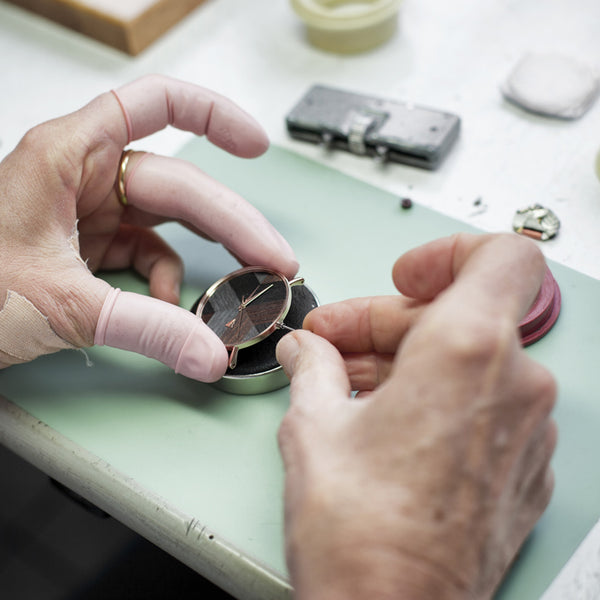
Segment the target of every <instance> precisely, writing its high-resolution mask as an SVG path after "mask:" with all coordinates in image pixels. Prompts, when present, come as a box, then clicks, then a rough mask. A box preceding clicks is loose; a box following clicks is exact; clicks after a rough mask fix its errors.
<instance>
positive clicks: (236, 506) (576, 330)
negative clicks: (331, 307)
mask: <svg viewBox="0 0 600 600" xmlns="http://www.w3.org/2000/svg"><path fill="white" fill-rule="evenodd" d="M179 156H180V157H182V158H185V159H188V160H190V161H192V162H194V163H196V164H197V165H198V166H200V167H201V168H202V169H203V170H205V171H206V172H207V173H208V174H209V175H211V176H213V177H215V178H216V179H219V180H221V181H223V182H224V183H226V184H227V185H228V186H229V187H231V188H233V189H234V190H235V191H237V192H239V193H240V194H242V195H243V196H244V197H245V198H247V199H248V200H249V201H250V202H252V203H253V204H254V205H255V206H257V207H258V208H259V209H260V210H261V211H262V212H263V213H264V214H265V215H266V216H267V217H268V218H269V220H270V221H271V222H272V223H273V224H274V225H275V226H276V227H277V228H278V229H279V230H280V231H281V232H282V233H283V235H284V236H285V237H286V238H287V239H288V240H289V241H290V243H291V244H292V246H293V247H294V249H295V251H296V253H297V256H298V259H299V261H300V265H301V268H300V275H302V276H304V277H305V279H306V283H307V285H309V286H310V287H311V289H312V290H313V291H314V292H315V293H316V295H317V296H318V298H319V300H320V301H321V303H326V302H331V301H335V300H340V299H344V298H348V297H353V296H364V295H372V294H387V293H395V290H394V287H393V285H392V281H391V268H392V265H393V263H394V261H395V259H396V258H397V257H398V256H399V255H400V254H402V253H403V252H404V251H406V250H408V249H409V248H412V247H414V246H416V245H419V244H422V243H424V242H426V241H429V240H431V239H434V238H437V237H440V236H444V235H448V234H452V233H455V232H458V231H473V229H472V228H470V227H469V226H467V225H465V224H463V223H460V222H458V221H455V220H453V219H451V218H449V217H446V216H444V215H441V214H439V213H437V212H434V211H431V210H429V209H426V208H424V207H422V206H419V205H418V203H415V204H414V206H413V208H412V209H410V210H403V209H402V208H401V207H400V199H399V198H398V197H397V196H394V195H393V194H390V193H387V192H384V191H382V190H380V189H377V188H375V187H372V186H370V185H368V184H365V183H363V182H360V181H358V180H355V179H353V178H351V177H349V176H346V175H344V174H342V173H340V172H337V171H335V170H332V169H329V168H327V167H325V166H323V165H320V164H318V163H316V162H313V161H311V160H308V159H305V158H302V157H300V156H298V155H296V154H293V153H291V152H288V151H286V150H283V149H281V148H277V147H273V148H271V149H270V150H269V151H268V152H267V153H266V155H265V156H263V157H261V158H259V159H253V160H242V159H239V158H235V157H231V156H229V155H227V154H226V153H224V152H223V151H221V150H219V149H217V148H214V147H213V146H211V145H210V144H208V143H207V142H205V141H203V140H193V141H192V142H191V143H189V144H188V145H187V146H185V147H184V149H183V150H182V151H181V152H180V154H179ZM374 168H375V167H374ZM389 168H394V167H393V166H390V167H389ZM399 173H401V171H399ZM159 230H160V231H162V233H163V235H164V236H165V237H166V238H167V239H168V241H169V242H170V243H171V244H172V245H173V246H174V247H175V248H176V250H178V251H179V252H180V253H181V255H182V256H183V258H184V261H185V266H186V276H185V284H184V286H183V290H182V305H183V306H185V307H187V308H189V307H191V305H192V304H193V303H194V301H195V300H196V298H197V297H198V295H199V294H200V293H201V291H203V290H205V289H206V288H207V287H208V286H209V285H210V284H211V283H212V282H214V281H215V280H216V279H218V278H219V277H221V276H222V275H224V274H226V273H228V272H230V271H232V270H234V269H235V268H237V267H238V265H237V263H236V262H235V260H234V259H233V258H232V257H231V256H230V255H229V254H228V253H227V252H226V251H225V250H224V249H223V248H222V247H220V246H219V245H217V244H213V243H211V242H208V241H206V240H203V239H200V238H198V237H196V236H194V235H193V234H192V233H190V232H189V231H187V230H186V229H185V228H183V227H181V226H180V225H177V224H168V225H164V226H161V227H160V228H159ZM551 268H552V271H553V273H554V276H555V278H556V279H557V281H558V283H559V285H560V287H561V291H562V296H563V308H562V313H561V315H560V318H559V320H558V322H557V324H556V326H555V328H554V329H553V330H552V331H551V332H550V334H549V335H548V336H547V337H546V338H544V339H542V340H541V341H539V342H538V343H536V344H535V345H533V346H531V347H529V348H528V350H527V351H528V352H529V353H530V354H531V356H533V357H534V358H535V359H537V360H539V361H540V362H541V363H543V364H544V365H546V366H547V367H548V368H549V369H550V370H551V371H552V372H553V373H554V374H555V376H556V378H557V380H558V384H559V400H558V403H557V406H556V413H555V414H556V419H557V421H558V424H559V442H558V447H557V451H556V455H555V457H554V460H553V464H554V468H555V472H556V490H555V494H554V497H553V500H552V502H551V505H550V507H549V508H548V510H547V512H546V513H545V515H544V516H543V517H542V519H541V520H540V522H539V523H538V525H537V526H536V528H535V530H534V532H533V534H532V536H531V537H530V538H529V540H528V541H527V543H526V544H525V547H524V548H523V551H522V552H521V554H520V557H519V559H518V560H517V562H516V563H515V565H514V567H513V568H512V570H511V573H510V575H509V578H508V580H507V582H506V583H505V585H504V586H503V588H502V589H501V590H500V592H499V594H498V597H500V598H503V599H508V598H511V599H512V598H520V599H530V598H531V599H533V598H538V597H539V596H540V595H541V594H542V592H543V591H544V590H545V589H546V587H547V586H548V585H549V584H550V583H551V581H552V580H553V578H554V577H555V576H556V575H557V573H558V571H559V570H560V568H561V567H562V566H563V565H564V564H565V562H566V561H567V560H568V558H569V557H570V556H571V554H572V553H573V551H574V550H575V548H576V547H577V546H578V544H579V543H580V542H581V540H582V539H583V538H584V536H585V535H586V533H587V532H588V531H589V530H590V529H591V527H592V526H593V525H594V524H595V522H596V520H597V518H598V516H599V515H600V467H598V461H597V457H598V456H599V455H600V436H598V434H597V428H598V424H600V405H599V403H598V402H597V399H596V397H597V393H596V391H595V387H596V386H597V385H598V384H597V353H596V349H597V348H598V347H600V320H599V319H598V318H597V315H596V310H597V307H598V306H599V305H600V283H599V282H598V281H596V280H594V279H591V278H589V277H586V276H584V275H582V274H580V273H578V272H576V271H573V270H571V269H568V268H565V267H562V266H560V265H557V264H552V265H551ZM106 279H107V280H108V281H110V282H111V283H112V284H113V285H115V286H119V287H121V288H123V289H127V290H132V291H140V292H144V293H145V292H146V288H147V286H146V284H145V282H143V281H141V280H139V279H138V278H136V277H135V276H133V275H132V274H130V273H117V274H111V275H107V276H106ZM88 355H89V360H90V361H91V362H92V363H93V366H87V364H86V358H85V356H84V355H83V354H82V353H81V352H77V351H63V352H61V353H59V354H56V355H52V356H48V357H43V358H40V359H38V360H36V361H34V362H33V363H30V364H26V365H19V366H15V367H12V368H10V369H8V370H6V371H5V372H3V373H2V374H0V392H1V393H2V395H4V396H5V397H6V398H8V399H9V400H10V401H11V402H12V403H14V404H16V405H18V406H19V407H21V408H22V409H24V410H25V411H27V412H28V413H30V414H31V415H33V417H35V419H38V420H39V421H41V422H42V423H44V424H46V425H48V426H49V428H50V429H51V431H55V432H57V433H58V434H60V435H61V436H64V437H65V438H67V439H69V440H71V441H72V442H73V443H74V444H75V446H77V447H82V448H85V449H86V451H87V452H89V453H91V455H92V456H96V457H98V458H99V459H100V460H102V461H105V462H106V463H107V464H109V465H110V466H111V468H112V469H114V470H115V472H118V473H122V474H125V476H126V477H128V478H130V479H131V480H132V481H133V482H135V484H136V485H138V486H140V487H141V488H142V489H144V490H149V491H150V492H151V493H152V494H155V495H156V496H157V497H160V498H162V499H164V501H165V503H166V504H168V505H170V506H174V507H177V508H178V509H179V510H180V511H182V513H183V514H186V515H189V516H190V517H192V518H193V519H195V520H196V521H195V522H194V523H199V524H201V525H203V526H206V527H208V528H209V529H210V530H211V531H212V532H214V535H216V536H218V537H219V538H220V539H222V540H225V542H226V543H227V544H230V545H231V547H232V548H235V549H237V551H239V553H240V556H241V557H242V558H243V560H245V561H246V562H249V563H250V564H251V565H256V569H257V570H256V573H257V575H256V577H261V575H260V573H261V572H263V571H264V572H269V573H274V574H276V575H278V576H281V578H282V580H285V578H286V577H287V575H286V567H285V561H284V553H283V533H282V524H283V520H282V490H283V471H282V465H281V461H280V458H279V454H278V449H277V441H276V434H277V429H278V426H279V423H280V420H281V418H282V416H283V415H284V413H285V411H286V408H287V406H288V391H289V390H288V388H283V389H281V390H278V391H276V392H272V393H268V394H264V395H260V396H234V395H228V394H226V393H224V392H220V391H217V390H216V389H214V388H213V387H211V386H208V385H204V384H200V383H197V382H194V381H192V380H190V379H186V378H184V377H182V376H178V375H175V374H174V373H172V372H171V371H170V370H169V369H167V368H166V367H164V366H163V365H161V364H160V363H157V362H155V361H152V360H150V359H147V358H144V357H141V356H137V355H134V354H131V353H127V352H123V351H119V350H114V349H111V348H92V349H90V350H89V351H88ZM432 376H435V373H432ZM416 467H418V466H416ZM365 501H366V502H368V498H367V497H365ZM174 535H175V534H174ZM211 539H212V538H211ZM261 569H262V571H261ZM208 571H209V572H210V569H209V570H208ZM284 595H285V594H284V592H283V591H282V596H281V597H284ZM273 597H276V593H275V594H274V595H273ZM286 597H287V596H286Z"/></svg>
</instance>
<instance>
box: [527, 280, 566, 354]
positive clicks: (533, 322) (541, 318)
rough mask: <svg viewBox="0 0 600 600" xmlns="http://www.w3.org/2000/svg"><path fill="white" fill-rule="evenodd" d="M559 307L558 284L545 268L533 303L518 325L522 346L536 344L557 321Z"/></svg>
mask: <svg viewBox="0 0 600 600" xmlns="http://www.w3.org/2000/svg"><path fill="white" fill-rule="evenodd" d="M560 305H561V296H560V289H559V287H558V283H556V280H555V279H554V277H553V275H552V273H551V272H550V269H548V268H547V269H546V276H545V277H544V281H543V283H542V287H541V289H540V292H539V294H538V295H537V298H536V299H535V302H534V303H533V305H532V306H531V308H530V309H529V312H528V313H527V314H526V315H525V317H523V320H522V321H521V322H520V323H519V331H520V332H521V342H522V344H523V346H529V345H530V344H533V343H534V342H537V341H538V340H539V339H540V338H542V337H544V336H545V335H546V334H547V333H548V332H549V331H550V329H552V326H553V325H554V323H556V319H558V315H559V313H560Z"/></svg>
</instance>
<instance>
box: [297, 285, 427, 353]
mask: <svg viewBox="0 0 600 600" xmlns="http://www.w3.org/2000/svg"><path fill="white" fill-rule="evenodd" d="M422 310H423V306H422V303H420V302H416V301H415V300H413V299H410V298H403V297H401V296H375V297H370V298H354V299H351V300H345V301H343V302H336V303H333V304H328V305H324V306H320V307H318V308H316V309H314V310H312V311H311V312H309V313H308V315H307V316H306V319H305V320H304V323H303V327H304V328H305V329H308V330H309V331H312V332H313V333H316V334H317V335H319V336H321V337H324V338H325V339H327V340H328V341H329V342H331V343H332V344H333V345H334V346H335V347H336V348H337V349H338V350H339V351H340V352H342V353H345V352H359V353H367V352H377V353H382V354H393V353H394V352H396V350H397V348H398V344H399V343H400V341H401V339H402V337H403V336H404V334H405V333H406V332H407V331H408V330H409V329H410V327H411V326H412V325H413V323H414V322H415V320H416V319H417V318H418V317H419V315H420V313H421V312H422Z"/></svg>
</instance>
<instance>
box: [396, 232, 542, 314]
mask: <svg viewBox="0 0 600 600" xmlns="http://www.w3.org/2000/svg"><path fill="white" fill-rule="evenodd" d="M545 270H546V267H545V262H544V258H543V255H542V254H541V252H540V251H539V249H538V248H537V247H536V246H535V245H534V244H533V242H531V241H529V240H526V239H525V238H523V237H522V236H518V235H516V234H506V235H470V234H458V235H455V236H452V237H448V238H443V239H440V240H436V241H434V242H432V243H429V244H426V245H425V246H421V247H419V248H416V249H414V250H411V251H409V252H408V253H406V254H405V255H403V256H402V257H400V258H399V259H398V261H397V262H396V264H395V265H394V269H393V278H394V283H395V284H396V287H397V288H398V289H399V290H400V292H402V293H403V294H405V295H407V296H410V297H412V298H418V299H422V300H431V299H432V298H435V297H436V296H437V295H438V294H440V293H441V292H442V291H443V290H445V289H447V288H448V287H449V286H450V285H451V284H453V283H460V287H459V290H460V294H461V300H462V301H463V302H465V303H466V305H465V306H470V307H471V310H483V311H485V312H486V313H494V314H503V315H507V316H510V318H511V319H513V320H515V321H518V320H519V319H520V318H521V317H522V316H523V315H524V314H525V313H526V311H527V309H528V308H529V307H530V306H531V304H532V302H533V300H534V299H535V297H536V295H537V293H538V291H539V289H540V286H541V284H542V281H543V277H544V274H545Z"/></svg>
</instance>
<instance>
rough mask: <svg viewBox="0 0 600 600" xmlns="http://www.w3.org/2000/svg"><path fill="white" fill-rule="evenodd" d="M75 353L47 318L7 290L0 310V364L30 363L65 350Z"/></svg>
mask: <svg viewBox="0 0 600 600" xmlns="http://www.w3.org/2000/svg"><path fill="white" fill-rule="evenodd" d="M67 348H70V349H75V346H73V345H72V344H69V343H68V342H66V341H65V340H63V339H62V338H61V337H59V336H58V335H56V333H55V332H54V330H53V329H52V327H51V326H50V323H49V322H48V318H47V317H45V316H44V315H43V314H42V313H41V312H40V311H39V310H38V309H37V308H36V307H35V306H34V305H33V304H32V303H31V302H30V301H29V300H27V298H25V297H24V296H21V295H19V294H17V292H13V291H12V290H8V292H7V293H6V301H5V303H4V306H3V307H2V310H0V362H1V363H3V364H4V365H8V364H17V363H23V362H28V361H30V360H33V359H34V358H37V357H38V356H42V355H43V354H51V353H53V352H58V351H59V350H63V349H67Z"/></svg>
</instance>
